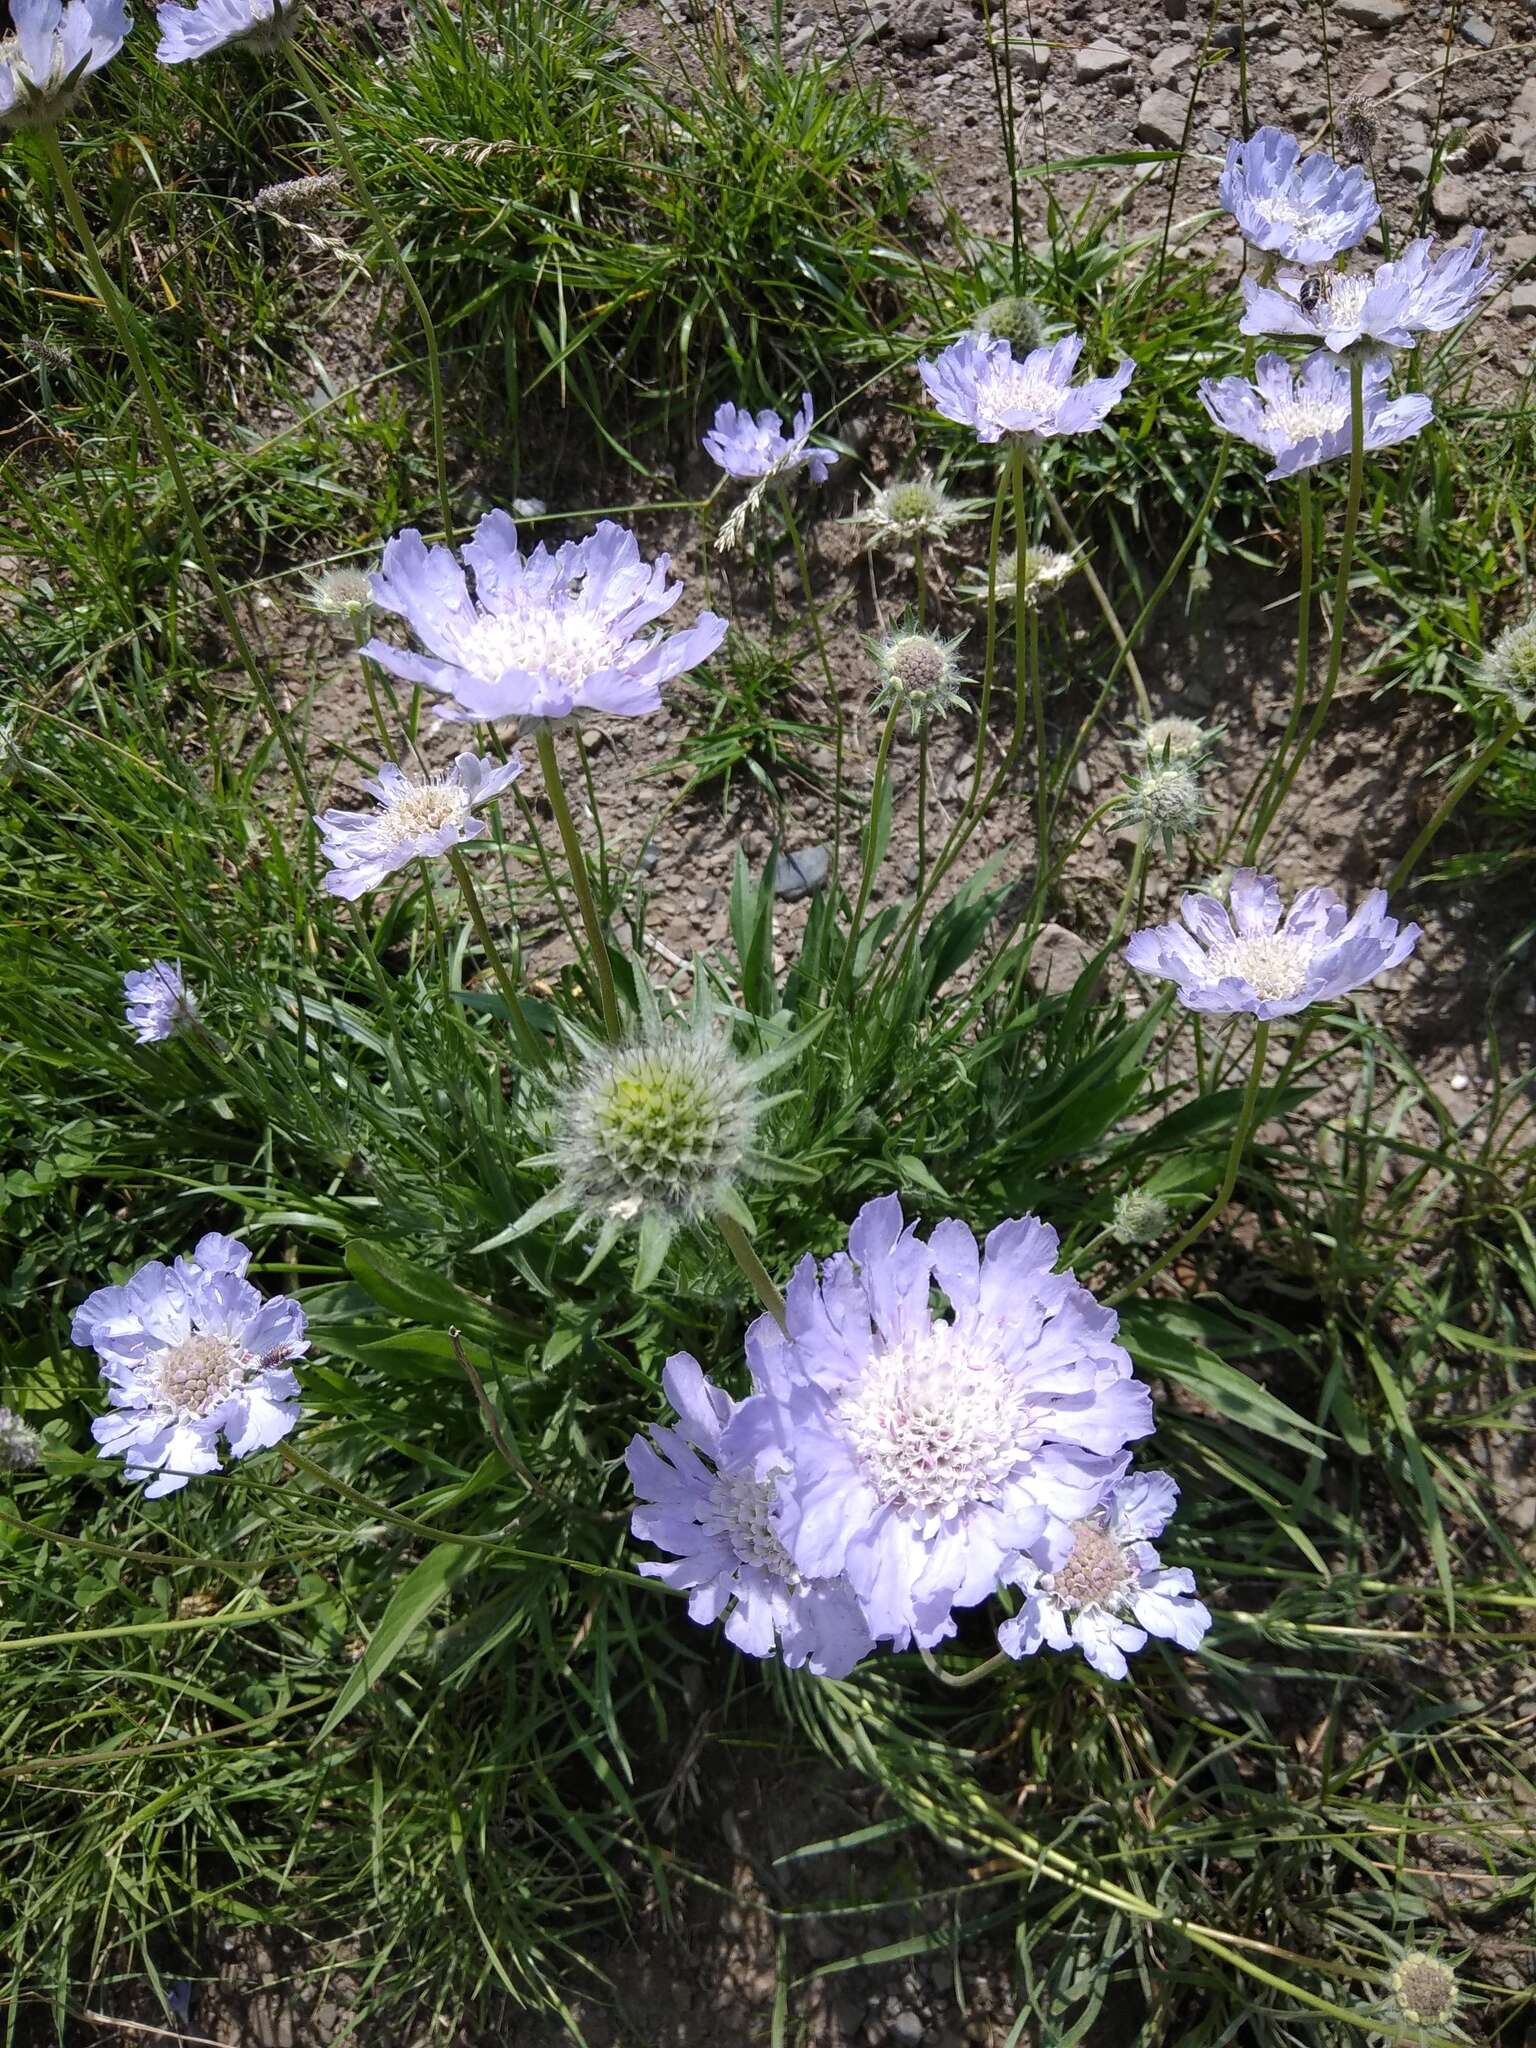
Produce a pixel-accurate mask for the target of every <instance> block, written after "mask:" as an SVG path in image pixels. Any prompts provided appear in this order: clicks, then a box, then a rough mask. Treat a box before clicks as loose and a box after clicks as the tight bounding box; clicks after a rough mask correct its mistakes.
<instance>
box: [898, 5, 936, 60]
mask: <svg viewBox="0 0 1536 2048" xmlns="http://www.w3.org/2000/svg"><path fill="white" fill-rule="evenodd" d="M948 18H949V11H948V9H947V8H946V6H945V4H944V0H896V5H895V6H894V7H893V8H892V9H891V26H892V28H894V29H895V31H896V40H897V42H898V43H900V45H901V47H902V48H903V49H904V50H928V49H931V48H932V47H933V45H934V44H935V43H936V42H938V41H939V40H940V39H941V37H942V36H943V34H944V30H945V27H946V25H947V22H948Z"/></svg>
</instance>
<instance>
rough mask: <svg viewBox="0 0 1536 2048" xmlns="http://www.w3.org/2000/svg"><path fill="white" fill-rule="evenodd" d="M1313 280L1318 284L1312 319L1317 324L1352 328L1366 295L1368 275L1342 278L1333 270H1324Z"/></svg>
mask: <svg viewBox="0 0 1536 2048" xmlns="http://www.w3.org/2000/svg"><path fill="white" fill-rule="evenodd" d="M1314 282H1315V283H1316V284H1317V286H1318V296H1317V304H1316V305H1315V306H1314V308H1313V319H1314V321H1315V322H1316V324H1317V326H1318V327H1320V328H1322V327H1352V326H1353V325H1354V323H1355V322H1356V321H1357V320H1358V319H1359V318H1360V312H1361V309H1362V307H1363V306H1364V305H1365V302H1366V300H1367V299H1368V298H1369V297H1370V292H1371V280H1370V279H1369V278H1368V277H1345V276H1343V275H1342V274H1341V273H1340V272H1339V271H1337V270H1325V271H1323V272H1322V273H1321V275H1320V276H1318V277H1317V278H1316V279H1315V280H1314Z"/></svg>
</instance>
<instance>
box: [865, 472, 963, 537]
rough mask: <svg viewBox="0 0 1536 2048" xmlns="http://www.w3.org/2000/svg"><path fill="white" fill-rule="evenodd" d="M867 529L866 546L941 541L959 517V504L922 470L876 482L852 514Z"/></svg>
mask: <svg viewBox="0 0 1536 2048" xmlns="http://www.w3.org/2000/svg"><path fill="white" fill-rule="evenodd" d="M853 517H854V520H855V521H856V523H857V524H858V525H860V526H867V527H868V528H869V529H870V533H869V540H868V542H867V543H866V545H867V546H869V547H872V548H875V547H894V546H901V545H903V544H905V543H909V542H912V541H916V540H926V541H935V542H936V541H941V540H943V539H944V537H945V536H946V534H947V533H948V532H949V529H950V528H951V527H952V526H953V525H954V523H955V521H956V520H957V519H958V518H959V517H960V507H959V506H958V505H957V504H956V503H955V501H954V499H953V498H951V497H950V496H949V494H948V493H947V492H946V491H945V490H944V489H943V487H942V486H941V485H939V484H936V483H935V482H934V480H933V478H932V477H931V476H930V475H929V474H928V472H927V471H926V470H923V471H921V472H920V473H919V474H918V475H917V476H907V477H898V478H897V479H896V481H895V482H894V483H889V484H881V485H876V486H875V488H874V490H873V492H872V494H871V496H870V501H869V503H868V504H867V505H863V506H861V507H860V508H859V510H858V511H857V512H855V513H854V515H853Z"/></svg>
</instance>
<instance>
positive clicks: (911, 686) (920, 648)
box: [886, 633, 949, 697]
mask: <svg viewBox="0 0 1536 2048" xmlns="http://www.w3.org/2000/svg"><path fill="white" fill-rule="evenodd" d="M886 661H887V663H888V664H889V667H890V671H891V676H892V679H893V680H894V681H895V682H897V683H899V684H900V685H901V687H902V689H903V690H906V691H907V692H909V693H910V694H911V695H912V696H914V697H931V696H933V695H935V693H936V692H938V691H939V690H941V689H942V688H943V687H944V682H945V679H946V677H947V676H948V674H949V658H948V656H947V654H946V653H945V651H944V648H943V646H942V645H941V644H940V642H939V641H937V640H930V639H929V638H928V636H927V635H926V634H925V633H909V634H907V635H906V636H905V637H904V638H902V639H900V640H896V641H893V642H892V643H891V646H890V649H889V650H888V652H887V654H886Z"/></svg>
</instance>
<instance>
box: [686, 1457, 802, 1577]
mask: <svg viewBox="0 0 1536 2048" xmlns="http://www.w3.org/2000/svg"><path fill="white" fill-rule="evenodd" d="M777 1505H778V1488H777V1485H776V1483H775V1482H774V1480H773V1479H772V1478H768V1479H754V1478H753V1476H752V1474H751V1473H750V1472H720V1473H717V1474H716V1476H715V1480H714V1483H713V1485H712V1486H711V1487H710V1489H709V1508H708V1513H709V1515H710V1516H711V1518H712V1519H713V1522H714V1525H715V1527H716V1528H718V1530H719V1531H720V1533H721V1535H723V1536H724V1537H725V1539H726V1541H727V1542H728V1543H729V1544H730V1546H731V1548H732V1549H733V1550H734V1551H735V1553H736V1555H737V1556H738V1557H739V1558H740V1559H741V1561H742V1563H743V1564H755V1565H759V1566H760V1567H761V1568H762V1569H763V1570H764V1571H765V1572H771V1573H772V1574H773V1576H774V1577H775V1578H776V1579H787V1580H788V1581H789V1582H790V1584H791V1585H794V1584H796V1583H798V1581H799V1576H800V1575H799V1573H798V1572H797V1571H796V1570H795V1566H794V1562H793V1560H792V1559H791V1557H790V1555H789V1552H788V1551H787V1550H786V1549H785V1548H784V1545H783V1544H782V1543H781V1542H780V1541H779V1535H778V1531H777V1530H776V1529H775V1527H774V1524H773V1514H774V1509H775V1508H776V1506H777Z"/></svg>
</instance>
